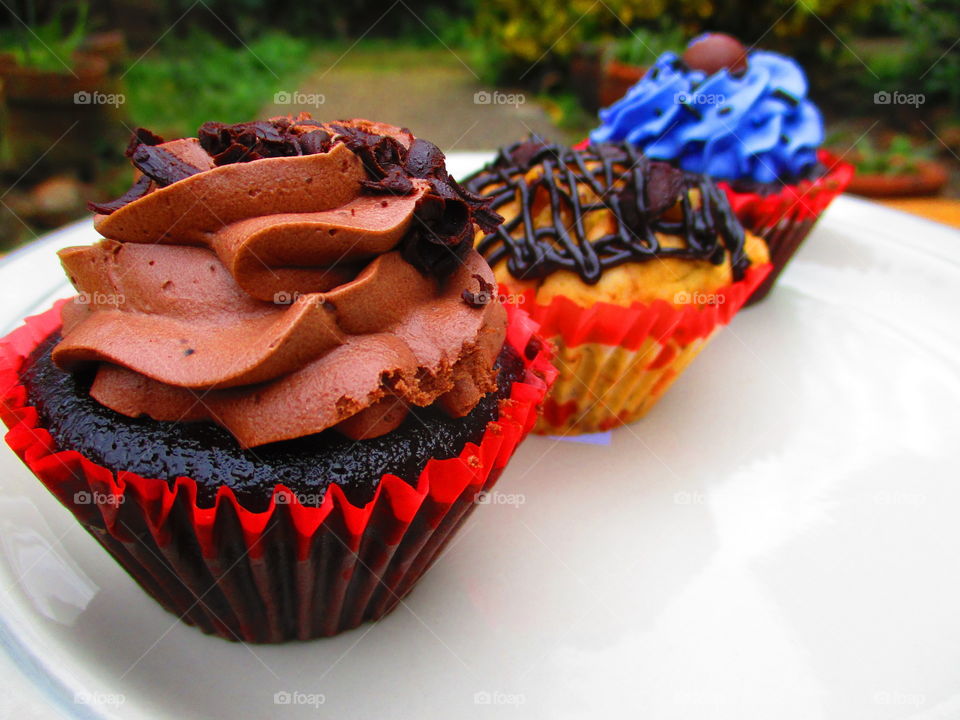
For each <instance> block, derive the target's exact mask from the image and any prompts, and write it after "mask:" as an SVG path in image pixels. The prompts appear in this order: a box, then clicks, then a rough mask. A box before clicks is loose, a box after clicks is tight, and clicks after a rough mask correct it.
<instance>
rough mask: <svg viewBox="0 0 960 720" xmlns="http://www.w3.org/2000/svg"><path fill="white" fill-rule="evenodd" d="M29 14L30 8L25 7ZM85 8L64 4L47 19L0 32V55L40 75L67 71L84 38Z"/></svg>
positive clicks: (31, 5) (12, 25)
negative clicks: (8, 56)
mask: <svg viewBox="0 0 960 720" xmlns="http://www.w3.org/2000/svg"><path fill="white" fill-rule="evenodd" d="M28 11H30V12H29V13H28V15H29V14H32V11H33V4H32V3H30V4H28ZM88 12H89V6H88V5H87V3H85V2H79V3H65V4H63V5H60V6H59V7H57V8H56V9H55V10H54V11H53V12H52V13H51V14H50V16H49V18H48V19H46V20H45V21H42V22H38V21H34V22H31V23H29V29H28V28H27V27H26V26H25V25H23V24H20V23H12V24H11V25H9V26H7V27H4V28H2V29H0V52H4V53H7V54H9V55H10V56H11V57H12V58H13V59H14V60H15V61H16V63H17V64H18V65H20V66H22V67H29V68H33V69H35V70H42V71H44V72H55V73H66V72H69V71H70V67H69V66H70V64H71V63H72V61H73V55H74V53H75V52H76V51H77V49H78V48H79V47H80V44H81V43H82V42H83V39H84V38H85V37H86V35H87V30H88V28H87V15H88Z"/></svg>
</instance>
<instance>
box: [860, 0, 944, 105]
mask: <svg viewBox="0 0 960 720" xmlns="http://www.w3.org/2000/svg"><path fill="white" fill-rule="evenodd" d="M892 19H893V28H894V29H895V30H896V31H898V32H899V33H901V34H902V36H903V38H904V39H905V40H906V45H907V47H908V51H907V52H906V54H905V57H904V62H903V64H902V65H901V73H902V74H901V79H902V81H903V82H904V89H908V88H914V87H916V88H917V90H916V92H922V93H924V94H926V95H927V103H930V102H933V101H937V100H945V101H947V102H948V103H949V104H950V106H952V107H953V108H954V109H960V43H958V41H960V4H958V3H957V0H894V3H893V13H892ZM878 74H879V73H878Z"/></svg>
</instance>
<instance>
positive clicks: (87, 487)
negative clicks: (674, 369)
mask: <svg viewBox="0 0 960 720" xmlns="http://www.w3.org/2000/svg"><path fill="white" fill-rule="evenodd" d="M127 155H128V157H130V159H131V161H132V163H133V164H134V166H135V167H136V168H137V170H139V172H140V175H139V178H138V180H137V181H136V183H135V184H134V186H133V187H132V188H131V189H130V191H128V192H127V193H126V194H125V195H124V196H123V197H121V198H119V199H118V200H116V201H114V202H110V203H104V204H101V205H96V206H94V209H95V210H96V211H97V213H98V214H97V217H96V218H95V226H96V228H97V230H98V231H99V232H100V233H101V234H102V235H103V236H104V238H105V239H104V240H102V241H100V242H98V243H96V244H94V245H90V246H84V247H75V248H69V249H67V250H64V251H62V252H61V253H60V257H61V261H62V263H63V266H64V268H65V270H66V272H67V274H68V275H69V277H70V280H71V282H72V283H73V284H74V286H75V287H76V288H77V290H78V293H79V294H78V295H77V296H76V297H75V298H72V299H70V300H67V301H64V302H62V303H60V304H58V305H57V306H56V307H55V308H53V309H51V310H50V311H48V312H47V313H44V314H43V315H41V316H37V317H35V318H29V319H28V320H27V321H26V324H25V326H24V327H22V328H20V329H19V330H17V331H15V332H14V333H12V334H11V335H10V336H8V337H7V338H5V339H4V340H3V341H0V390H2V391H3V396H2V413H3V419H4V421H5V422H6V423H7V425H8V426H9V427H10V432H9V433H8V435H7V439H8V442H9V443H10V444H11V446H12V447H13V448H14V450H15V451H17V453H18V454H19V455H20V457H21V458H22V459H23V460H24V462H25V463H26V464H27V465H28V466H29V467H30V469H31V470H32V471H33V472H34V473H35V474H36V475H37V477H38V478H39V479H40V480H41V482H43V483H44V484H45V485H46V486H47V488H48V489H49V490H50V491H51V492H52V493H54V494H55V495H56V496H57V498H58V499H60V501H61V502H62V503H63V504H64V505H65V506H66V507H67V508H68V509H69V510H71V512H73V513H74V515H75V516H76V518H77V519H78V520H79V521H80V522H81V523H82V524H83V526H84V527H85V528H86V529H87V530H88V531H89V532H90V533H91V534H92V535H93V536H94V537H95V538H96V539H97V540H98V541H100V543H101V544H102V545H103V546H104V547H105V548H106V549H107V550H108V551H109V552H110V553H111V554H112V555H113V556H114V557H115V558H116V559H117V560H118V562H119V563H120V564H121V565H122V566H123V567H124V568H125V569H126V570H127V571H128V572H129V573H130V575H131V576H132V577H133V578H134V579H135V580H137V581H138V582H139V583H140V584H141V585H142V586H143V588H144V589H145V590H146V591H147V592H148V593H149V594H151V595H152V596H153V597H154V598H156V599H157V600H158V601H159V602H160V603H161V604H162V605H163V606H164V607H166V608H167V609H169V610H170V611H171V612H174V613H176V614H177V615H178V616H180V617H181V618H182V619H184V620H185V621H186V622H188V623H191V624H195V625H197V626H198V627H200V628H201V629H202V630H204V631H205V632H209V633H216V634H218V635H221V636H223V637H225V638H229V639H238V640H244V641H248V642H279V641H283V640H289V639H307V638H312V637H317V636H322V635H330V634H333V633H336V632H339V631H342V630H345V629H348V628H350V627H354V626H356V625H358V624H359V623H361V622H363V621H365V620H372V619H376V618H379V617H381V616H382V615H383V614H384V613H386V612H387V611H389V610H390V609H391V608H392V607H394V606H395V605H396V604H397V603H398V602H399V601H400V600H401V599H402V598H403V596H404V595H405V594H406V593H407V592H409V590H410V588H411V587H412V585H413V584H414V583H415V582H416V580H417V579H418V578H419V577H420V575H421V574H422V573H423V572H424V570H426V568H427V567H428V566H429V565H430V563H431V561H432V560H433V558H434V557H435V556H436V553H437V552H438V551H439V549H440V548H441V547H442V546H443V544H444V543H445V542H446V540H447V539H449V537H450V535H451V533H452V532H453V531H455V530H456V528H457V527H458V526H459V525H460V523H461V522H462V521H463V519H464V518H465V517H466V515H467V513H469V512H470V511H471V510H472V509H473V507H474V498H475V497H476V495H477V493H479V492H481V491H483V490H486V489H488V488H489V487H490V486H491V485H492V483H494V482H495V481H496V479H497V477H498V475H499V474H500V472H501V471H502V469H503V467H504V466H505V464H506V462H507V461H508V460H509V458H510V456H511V454H512V453H513V451H514V449H515V448H516V446H517V444H518V443H519V442H520V441H521V440H522V438H523V437H524V435H525V434H526V433H527V432H528V431H529V430H530V428H531V427H532V425H533V423H534V419H535V416H536V411H537V408H538V406H539V405H540V402H541V400H542V399H543V396H544V394H545V392H546V388H547V384H548V382H549V380H550V379H551V378H552V368H551V367H550V365H549V361H548V359H547V357H546V353H545V351H544V346H543V344H542V343H541V342H540V341H539V340H538V339H537V337H536V336H535V335H534V325H533V324H532V323H531V322H530V320H529V319H528V318H527V316H526V315H525V314H524V313H523V312H520V311H517V310H516V309H514V308H509V307H504V306H503V305H501V304H500V303H499V301H498V299H497V297H496V295H495V294H494V293H491V292H490V289H491V288H492V287H493V281H494V278H493V273H492V271H491V270H490V268H489V266H488V265H487V264H486V263H485V262H484V260H483V259H482V258H481V257H480V255H479V254H478V253H477V252H475V251H474V250H473V248H472V240H473V237H474V232H475V225H474V223H475V222H476V223H478V224H480V226H481V227H485V228H486V229H488V230H493V229H494V228H495V227H496V224H497V222H498V221H499V217H498V216H497V215H496V213H494V212H492V211H491V210H490V208H489V202H488V201H484V200H482V199H480V198H477V197H476V196H474V195H472V194H470V193H469V192H467V191H465V190H464V189H463V188H461V187H460V186H459V185H458V184H457V183H456V181H454V180H453V179H452V178H451V177H450V176H449V175H448V174H447V171H446V169H445V166H444V157H443V154H442V153H441V152H440V151H439V150H438V149H437V148H436V147H435V146H433V145H432V144H430V143H428V142H426V141H424V140H422V139H419V138H415V137H413V135H411V134H410V133H409V132H408V131H406V130H401V129H400V128H396V127H392V126H389V125H383V124H379V123H372V122H368V121H365V120H350V121H343V122H339V123H320V122H317V121H314V120H312V119H311V118H310V117H309V116H305V115H301V116H300V117H298V118H274V119H272V120H269V121H264V122H255V123H244V124H241V125H233V126H228V125H223V124H219V123H207V124H205V125H204V126H203V127H201V128H200V132H199V137H198V138H185V139H179V140H173V141H170V142H164V141H163V140H162V139H161V138H159V137H157V136H155V135H153V134H152V133H150V132H148V131H144V130H138V131H137V133H136V134H135V136H134V138H133V139H132V141H131V144H130V147H129V148H128V151H127Z"/></svg>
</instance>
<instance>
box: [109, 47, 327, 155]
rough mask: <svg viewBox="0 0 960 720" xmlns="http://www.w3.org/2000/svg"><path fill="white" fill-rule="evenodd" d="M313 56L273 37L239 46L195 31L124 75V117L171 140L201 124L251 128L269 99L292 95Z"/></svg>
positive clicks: (159, 49)
mask: <svg viewBox="0 0 960 720" xmlns="http://www.w3.org/2000/svg"><path fill="white" fill-rule="evenodd" d="M312 48H313V45H312V43H310V42H309V41H307V40H305V39H302V38H297V37H292V36H290V35H287V34H285V33H280V32H276V31H270V32H266V33H263V34H261V35H260V36H258V37H256V38H253V39H251V40H249V41H248V42H246V43H245V44H244V45H229V44H226V43H225V42H223V41H221V40H218V39H216V38H214V37H212V36H211V35H208V34H206V33H204V32H200V31H197V30H194V31H191V32H190V33H189V34H187V35H186V36H185V37H182V38H169V39H168V40H166V41H164V42H163V43H161V44H160V45H159V46H158V47H156V48H154V49H153V50H151V51H150V52H149V53H147V54H146V55H144V56H143V57H141V58H140V59H139V60H137V61H135V62H134V63H133V64H132V65H131V66H130V67H129V68H128V70H127V73H126V75H125V77H124V85H125V88H126V89H125V92H126V95H127V105H126V110H127V112H128V113H129V115H130V120H131V122H132V123H133V124H134V125H140V126H143V127H149V128H150V129H152V130H154V131H156V132H158V133H160V134H161V135H164V136H174V137H185V136H190V135H194V134H196V131H197V128H198V127H200V125H201V124H203V123H204V122H206V121H207V120H219V121H221V122H228V123H234V122H243V121H246V120H251V119H254V118H255V117H256V116H257V114H258V112H259V111H260V110H261V109H262V108H263V106H264V105H266V104H268V103H269V102H270V100H271V98H272V97H273V95H274V93H276V92H278V91H280V90H285V91H287V92H290V91H292V90H295V89H296V88H297V80H299V79H300V76H301V75H302V74H303V73H304V72H309V70H310V65H309V63H308V62H307V61H308V59H309V57H310V54H311V52H312Z"/></svg>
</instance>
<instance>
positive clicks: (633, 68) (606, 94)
mask: <svg viewBox="0 0 960 720" xmlns="http://www.w3.org/2000/svg"><path fill="white" fill-rule="evenodd" d="M646 72H647V68H645V67H642V66H640V65H627V64H626V63H622V62H620V61H619V60H611V61H610V62H608V63H607V64H606V65H605V66H604V68H603V77H602V78H601V79H600V105H601V106H602V107H609V106H610V105H613V104H614V103H615V102H616V101H617V100H619V99H620V98H622V97H623V96H624V95H626V94H627V90H629V89H630V88H631V87H633V86H634V85H636V84H637V83H638V82H639V81H640V78H642V77H643V76H644V75H645V74H646Z"/></svg>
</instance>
